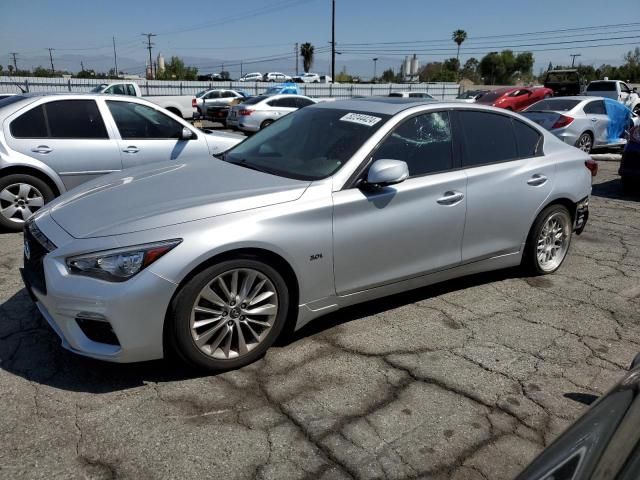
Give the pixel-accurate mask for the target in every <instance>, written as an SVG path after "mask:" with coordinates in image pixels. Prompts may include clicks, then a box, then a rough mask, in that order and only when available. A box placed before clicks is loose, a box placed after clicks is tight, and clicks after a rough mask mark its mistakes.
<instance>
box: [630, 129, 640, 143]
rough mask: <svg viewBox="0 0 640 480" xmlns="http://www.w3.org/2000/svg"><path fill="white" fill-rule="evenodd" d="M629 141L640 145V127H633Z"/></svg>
mask: <svg viewBox="0 0 640 480" xmlns="http://www.w3.org/2000/svg"><path fill="white" fill-rule="evenodd" d="M629 141H631V142H633V143H640V127H633V128H632V129H631V132H629Z"/></svg>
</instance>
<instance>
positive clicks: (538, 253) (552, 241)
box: [523, 205, 573, 275]
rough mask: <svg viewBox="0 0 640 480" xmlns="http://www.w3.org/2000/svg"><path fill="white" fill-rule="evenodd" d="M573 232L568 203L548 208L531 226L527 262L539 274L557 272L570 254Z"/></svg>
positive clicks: (525, 256)
mask: <svg viewBox="0 0 640 480" xmlns="http://www.w3.org/2000/svg"><path fill="white" fill-rule="evenodd" d="M572 231H573V225H572V221H571V214H570V213H569V210H567V208H566V207H565V206H563V205H551V206H550V207H547V208H545V209H544V210H543V211H542V212H541V213H540V215H538V218H537V219H536V221H535V222H534V224H533V227H532V229H531V232H530V234H529V238H528V239H527V246H526V247H525V252H524V256H523V263H524V264H526V265H528V266H529V267H530V269H531V270H532V271H533V273H536V274H539V275H540V274H542V275H544V274H549V273H553V272H555V271H556V270H557V269H558V268H560V265H562V262H563V261H564V259H565V258H566V256H567V252H568V251H569V245H570V244H571V235H572Z"/></svg>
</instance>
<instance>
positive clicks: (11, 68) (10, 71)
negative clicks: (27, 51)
mask: <svg viewBox="0 0 640 480" xmlns="http://www.w3.org/2000/svg"><path fill="white" fill-rule="evenodd" d="M8 68H9V75H11V74H12V73H13V65H9V67H8Z"/></svg>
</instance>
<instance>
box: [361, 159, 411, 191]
mask: <svg viewBox="0 0 640 480" xmlns="http://www.w3.org/2000/svg"><path fill="white" fill-rule="evenodd" d="M407 178H409V167H408V166H407V164H406V162H403V161H402V160H387V159H385V160H376V161H375V162H373V164H372V165H371V166H370V167H369V172H368V173H367V183H366V184H367V185H371V186H374V187H386V186H387V185H395V184H396V183H401V182H404V181H405V180H406V179H407Z"/></svg>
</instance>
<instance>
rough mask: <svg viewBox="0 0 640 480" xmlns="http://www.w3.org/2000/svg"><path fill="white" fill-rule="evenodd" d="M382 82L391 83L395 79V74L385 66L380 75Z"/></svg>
mask: <svg viewBox="0 0 640 480" xmlns="http://www.w3.org/2000/svg"><path fill="white" fill-rule="evenodd" d="M380 80H381V81H382V83H393V82H395V81H396V74H395V73H394V71H393V69H392V68H387V69H386V70H385V71H384V72H382V75H381V76H380Z"/></svg>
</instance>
